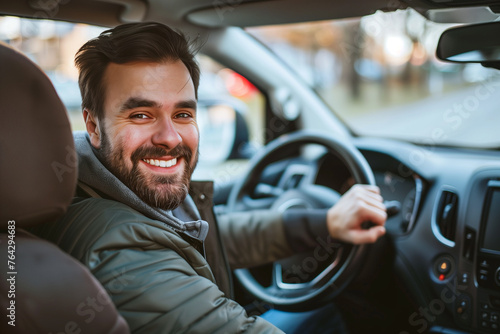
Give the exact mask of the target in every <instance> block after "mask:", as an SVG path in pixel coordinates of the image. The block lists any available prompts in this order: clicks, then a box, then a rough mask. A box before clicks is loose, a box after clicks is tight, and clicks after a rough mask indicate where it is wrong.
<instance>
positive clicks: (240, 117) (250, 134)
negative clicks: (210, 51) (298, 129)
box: [194, 55, 265, 182]
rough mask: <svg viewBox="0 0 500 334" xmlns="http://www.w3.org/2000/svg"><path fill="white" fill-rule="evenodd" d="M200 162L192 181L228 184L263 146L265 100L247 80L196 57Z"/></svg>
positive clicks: (214, 63)
mask: <svg viewBox="0 0 500 334" xmlns="http://www.w3.org/2000/svg"><path fill="white" fill-rule="evenodd" d="M197 58H198V63H199V64H200V68H201V73H202V75H201V80H200V87H199V90H198V105H199V107H198V125H199V128H200V160H199V161H200V162H199V165H198V168H197V170H196V171H195V175H194V178H200V179H207V178H208V179H213V180H215V181H216V182H217V181H219V182H224V181H226V180H229V179H230V178H231V176H233V175H235V174H238V173H239V172H240V171H241V170H242V168H244V167H245V165H246V162H247V161H248V159H249V158H250V157H251V156H253V155H254V154H255V152H256V151H257V150H258V149H259V148H260V147H262V146H263V145H264V143H265V130H264V124H265V98H264V95H263V94H262V93H261V92H260V91H259V90H258V89H257V88H256V87H255V86H254V85H253V84H252V83H250V82H249V81H248V80H247V79H246V78H244V77H243V76H241V75H240V74H238V73H237V72H235V71H233V70H231V69H229V68H227V67H225V66H223V65H221V64H219V63H217V62H216V61H215V60H213V59H212V58H210V57H208V56H206V55H198V57H197Z"/></svg>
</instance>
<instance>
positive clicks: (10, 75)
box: [0, 42, 129, 334]
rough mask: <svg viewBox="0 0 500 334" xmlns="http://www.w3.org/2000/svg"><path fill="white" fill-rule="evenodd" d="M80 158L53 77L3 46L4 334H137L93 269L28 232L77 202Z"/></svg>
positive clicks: (0, 208) (0, 235) (0, 246)
mask: <svg viewBox="0 0 500 334" xmlns="http://www.w3.org/2000/svg"><path fill="white" fill-rule="evenodd" d="M76 166H77V164H76V153H75V149H74V143H73V137H72V134H71V128H70V125H69V121H68V116H67V114H66V110H65V108H64V106H63V104H62V102H61V100H60V99H59V97H58V96H57V93H56V91H55V90H54V88H53V86H52V84H51V82H50V80H49V79H48V78H47V76H46V75H45V74H44V73H43V72H42V71H41V70H40V69H39V68H38V67H37V66H36V65H35V64H34V63H33V62H31V61H30V60H29V59H28V58H27V57H26V56H24V55H23V54H21V53H20V52H18V51H15V50H14V49H12V48H11V47H9V46H8V45H6V44H3V43H1V42H0V272H1V274H0V277H1V279H0V308H1V311H0V332H1V333H30V334H35V333H44V334H48V333H53V334H56V333H57V334H59V333H82V334H83V333H92V334H98V333H103V334H104V333H113V334H117V333H129V329H128V326H127V324H126V322H125V320H124V319H123V318H122V317H121V316H120V315H119V314H118V312H117V311H116V308H115V306H114V305H113V303H112V302H111V299H110V298H109V296H108V294H107V293H106V291H105V290H104V288H103V287H102V286H101V285H100V284H99V282H98V281H97V280H96V279H95V278H94V277H93V276H92V274H91V273H90V271H89V270H88V269H87V268H85V267H84V266H83V265H82V264H81V263H80V262H78V261H77V260H76V259H74V258H72V257H70V256H69V255H68V254H66V253H64V252H63V251H61V250H60V249H59V248H58V247H57V246H56V245H55V244H52V243H50V242H48V241H45V240H42V239H40V238H38V237H35V236H33V235H32V234H30V233H29V232H27V230H26V229H27V228H29V227H31V226H35V225H40V224H44V223H47V222H50V221H53V220H55V219H57V218H58V217H60V216H61V215H63V214H64V212H65V210H66V208H67V206H68V205H69V204H70V203H71V200H72V198H73V195H74V191H75V188H76V182H77V167H76Z"/></svg>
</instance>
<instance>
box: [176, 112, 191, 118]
mask: <svg viewBox="0 0 500 334" xmlns="http://www.w3.org/2000/svg"><path fill="white" fill-rule="evenodd" d="M175 117H176V118H191V117H193V116H192V115H191V114H190V113H187V112H181V113H178V114H177V115H175Z"/></svg>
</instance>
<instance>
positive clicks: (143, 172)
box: [91, 61, 199, 210]
mask: <svg viewBox="0 0 500 334" xmlns="http://www.w3.org/2000/svg"><path fill="white" fill-rule="evenodd" d="M104 85H105V96H106V98H105V102H104V119H103V120H101V121H100V122H98V123H99V125H98V126H97V128H98V131H100V135H98V136H97V137H96V136H92V135H91V142H92V145H93V146H94V147H96V148H99V152H100V156H101V159H102V160H103V162H104V163H105V165H106V167H107V168H108V169H109V170H110V171H111V172H112V173H113V174H114V175H115V176H117V177H118V178H119V179H120V180H121V181H122V182H123V183H124V184H125V185H126V186H128V187H129V188H130V189H131V190H132V191H133V192H135V193H136V194H137V195H138V196H139V197H140V198H141V199H142V200H143V201H145V202H146V203H147V204H149V205H150V206H153V207H158V208H162V209H165V210H172V209H174V208H176V207H177V206H179V204H180V203H181V202H182V201H183V200H184V198H185V197H186V195H187V192H188V188H189V180H190V178H191V174H192V172H193V170H194V168H195V166H196V163H197V160H198V140H199V132H198V126H197V124H196V97H195V90H194V86H193V82H192V80H191V76H190V74H189V72H188V70H187V68H186V67H185V66H184V64H183V63H182V62H181V61H176V62H163V63H145V62H135V63H128V64H121V65H119V64H110V65H109V66H108V67H107V69H106V71H105V75H104Z"/></svg>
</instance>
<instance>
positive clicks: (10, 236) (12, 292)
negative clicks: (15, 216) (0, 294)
mask: <svg viewBox="0 0 500 334" xmlns="http://www.w3.org/2000/svg"><path fill="white" fill-rule="evenodd" d="M4 261H5V260H4ZM6 261H7V272H6V276H7V285H8V290H7V296H6V297H7V300H8V305H9V306H8V307H7V323H8V324H9V326H13V327H15V326H16V276H17V269H16V221H15V220H9V221H8V222H7V259H6Z"/></svg>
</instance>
